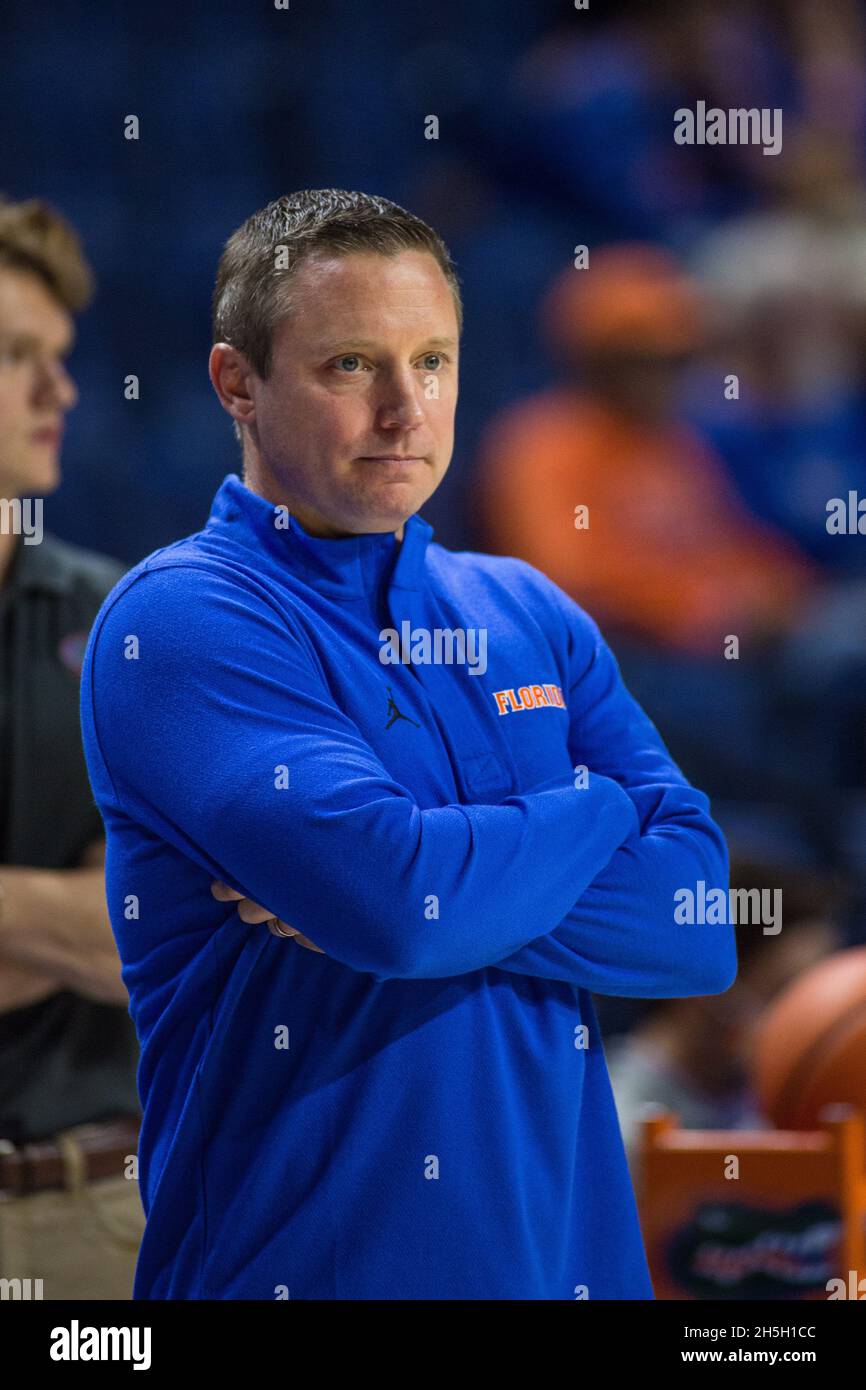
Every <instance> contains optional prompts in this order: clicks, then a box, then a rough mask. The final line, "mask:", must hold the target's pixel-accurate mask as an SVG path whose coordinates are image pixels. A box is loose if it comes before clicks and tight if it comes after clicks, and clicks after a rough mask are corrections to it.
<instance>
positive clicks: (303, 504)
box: [247, 251, 458, 536]
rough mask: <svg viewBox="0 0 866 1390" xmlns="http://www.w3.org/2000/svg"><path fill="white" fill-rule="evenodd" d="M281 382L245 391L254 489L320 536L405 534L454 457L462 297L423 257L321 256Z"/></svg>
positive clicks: (283, 350) (287, 345)
mask: <svg viewBox="0 0 866 1390" xmlns="http://www.w3.org/2000/svg"><path fill="white" fill-rule="evenodd" d="M292 299H293V305H294V307H293V310H292V313H291V314H290V315H288V316H287V317H286V318H284V319H283V320H282V321H281V322H280V323H279V324H278V326H277V328H276V330H275V332H274V339H273V354H272V368H271V374H270V376H269V377H268V380H267V381H262V380H261V379H260V378H259V377H257V376H255V374H253V375H252V376H251V379H250V381H249V383H248V387H249V393H250V396H251V398H252V400H253V403H254V409H255V416H254V424H253V429H252V431H251V433H252V443H253V444H254V445H255V446H256V448H255V454H256V456H255V457H253V458H252V459H248V460H247V464H248V476H249V481H250V484H251V486H252V487H253V488H254V489H255V490H256V491H257V492H261V493H262V494H263V495H265V496H267V497H268V498H269V500H271V501H273V502H274V503H285V504H286V505H288V507H289V509H290V511H292V512H294V514H295V515H296V516H297V517H298V520H299V521H300V523H301V525H302V526H304V527H305V529H307V530H309V531H311V532H312V533H313V534H316V535H322V536H341V535H351V534H357V533H362V532H367V531H380V532H382V531H396V532H397V534H398V536H401V535H402V524H403V522H404V521H405V520H406V518H407V517H409V516H411V515H412V514H413V513H414V512H416V511H417V510H418V509H419V507H421V506H422V505H423V503H424V502H426V500H427V498H428V497H429V496H430V495H431V493H432V492H434V491H435V489H436V488H437V487H438V485H439V483H440V482H441V481H442V478H443V477H444V475H445V471H446V469H447V468H448V465H449V463H450V461H451V453H452V450H453V448H454V412H455V408H456V405H457V353H458V330H457V315H456V310H455V306H454V300H453V298H452V295H451V290H450V288H449V286H448V282H447V280H446V279H445V276H444V274H443V273H442V271H441V269H440V267H439V265H438V264H437V262H436V261H435V259H434V258H433V256H431V255H429V253H427V252H425V251H404V252H401V253H399V254H398V255H395V256H381V255H377V254H375V253H372V254H371V253H366V252H365V253H360V254H353V255H348V256H339V257H327V258H325V257H317V258H311V259H310V260H309V261H306V262H305V263H304V264H303V265H302V266H301V267H300V269H299V271H298V274H297V277H296V279H295V280H294V282H293V286H292Z"/></svg>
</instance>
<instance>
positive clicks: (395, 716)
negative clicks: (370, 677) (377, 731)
mask: <svg viewBox="0 0 866 1390" xmlns="http://www.w3.org/2000/svg"><path fill="white" fill-rule="evenodd" d="M385 689H386V690H387V692H388V709H389V710H390V711H391V715H390V718H389V720H388V723H387V724H386V725H385V728H386V729H390V727H391V725H392V724H396V723H397V720H398V719H405V720H406V723H407V724H415V728H416V729H420V728H421V725H420V724H416V723H415V720H414V719H410V718H409V716H408V714H401V713H400V711H399V710H398V708H397V706H396V704H395V703H394V696H393V694H392V693H391V687H390V685H386V687H385Z"/></svg>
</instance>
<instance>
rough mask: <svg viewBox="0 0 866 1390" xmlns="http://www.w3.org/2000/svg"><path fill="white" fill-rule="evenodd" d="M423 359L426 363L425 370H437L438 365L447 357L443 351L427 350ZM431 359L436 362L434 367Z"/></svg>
mask: <svg viewBox="0 0 866 1390" xmlns="http://www.w3.org/2000/svg"><path fill="white" fill-rule="evenodd" d="M421 361H422V362H423V363H424V370H425V372H435V371H436V367H437V366H438V365H439V364H440V363H442V362H444V361H445V358H444V357H443V356H442V354H441V352H427V353H425V354H424V356H423V357H422V358H421ZM431 361H432V362H433V363H434V365H433V366H432V367H431V366H430V362H431Z"/></svg>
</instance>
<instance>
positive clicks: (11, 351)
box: [0, 343, 31, 363]
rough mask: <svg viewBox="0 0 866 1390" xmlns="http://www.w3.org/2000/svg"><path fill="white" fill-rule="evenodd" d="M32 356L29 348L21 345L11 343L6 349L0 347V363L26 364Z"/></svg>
mask: <svg viewBox="0 0 866 1390" xmlns="http://www.w3.org/2000/svg"><path fill="white" fill-rule="evenodd" d="M30 355H31V354H30V350H29V348H27V347H25V346H24V345H23V344H21V343H9V344H8V345H7V346H6V347H0V362H8V363H15V362H26V361H27V359H28V357H29V356H30Z"/></svg>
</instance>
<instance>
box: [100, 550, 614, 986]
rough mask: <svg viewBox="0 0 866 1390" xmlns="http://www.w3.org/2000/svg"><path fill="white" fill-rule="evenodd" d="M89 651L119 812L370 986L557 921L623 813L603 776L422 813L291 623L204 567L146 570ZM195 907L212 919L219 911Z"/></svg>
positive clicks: (475, 958)
mask: <svg viewBox="0 0 866 1390" xmlns="http://www.w3.org/2000/svg"><path fill="white" fill-rule="evenodd" d="M192 570H195V573H194V574H193V573H192V572H191V571H192ZM130 636H134V637H136V638H137V643H138V647H137V650H138V655H137V657H133V658H130V656H129V655H128V653H129V652H130V651H132V650H134V647H132V646H130V644H129V637H130ZM85 660H86V670H87V671H88V673H89V676H90V679H89V681H86V682H85V685H84V687H83V698H86V691H87V689H88V688H90V689H91V692H92V700H93V707H92V711H91V713H92V725H93V729H94V730H95V734H94V735H93V736H90V735H89V734H88V727H87V725H88V721H85V740H86V743H87V744H88V759H89V761H91V762H92V761H93V760H94V759H97V758H98V759H100V760H102V762H103V765H104V767H105V769H106V771H107V773H108V775H109V777H110V778H111V780H112V784H113V787H114V794H115V797H116V800H117V802H118V804H119V806H120V807H121V808H122V809H123V810H124V811H125V812H126V813H127V814H128V815H130V816H131V817H133V818H134V819H135V820H137V821H138V822H139V823H141V824H144V825H146V826H147V827H148V828H149V829H150V830H152V831H153V832H154V833H156V834H158V835H159V836H161V837H163V838H166V839H168V840H169V841H171V842H172V843H174V844H175V845H176V847H177V848H179V849H180V850H181V851H182V852H183V853H185V854H187V855H188V856H189V857H191V858H192V859H193V860H194V861H195V862H197V863H199V864H200V865H201V867H202V869H203V870H204V871H205V873H206V878H205V881H204V885H203V886H204V888H205V889H207V886H208V884H209V882H210V880H212V879H214V878H218V879H221V880H223V881H224V882H226V883H228V884H230V885H231V886H233V887H235V888H236V889H237V890H238V891H240V892H242V893H243V894H244V896H246V897H249V898H251V899H252V900H253V901H254V902H256V903H264V904H267V906H268V909H269V910H271V911H272V912H273V913H274V915H275V916H278V917H279V918H281V919H282V920H283V921H286V922H290V923H291V925H292V926H293V927H295V928H297V929H298V930H299V931H301V932H303V933H304V934H305V935H307V936H308V937H310V938H311V939H312V940H314V941H315V942H316V944H317V945H318V946H320V947H321V948H322V950H323V951H324V952H325V953H326V954H327V955H328V956H330V957H333V958H334V959H335V960H337V961H340V962H342V963H343V964H345V965H348V966H350V967H351V968H353V969H355V970H359V971H365V972H369V973H370V974H373V975H375V976H377V977H378V978H380V979H387V978H391V977H396V978H399V977H404V978H423V977H437V976H448V975H459V974H464V973H466V972H468V971H471V970H475V969H479V968H481V967H483V966H486V965H489V964H491V963H493V962H494V961H496V960H500V959H501V958H502V957H504V956H507V955H509V954H510V953H511V952H513V951H516V950H518V949H519V948H520V947H521V946H523V945H524V944H525V943H526V942H528V941H530V940H532V938H533V937H535V936H537V935H538V933H539V932H543V931H549V930H552V929H553V928H554V927H555V926H556V924H557V923H558V922H559V921H561V919H562V917H563V914H564V913H565V912H566V910H567V909H568V907H569V905H570V904H571V903H573V902H574V901H575V898H576V897H578V896H579V895H580V894H581V893H582V892H583V891H584V889H585V888H586V886H587V885H588V884H589V883H591V882H592V880H593V879H594V878H595V877H596V876H597V874H598V873H599V871H600V870H601V869H602V868H603V866H604V864H605V863H606V862H607V861H608V859H609V858H610V856H611V855H612V854H613V852H614V851H615V850H616V849H617V847H618V846H619V845H620V844H622V843H623V841H625V840H626V839H627V837H628V836H629V834H630V833H631V831H632V830H633V828H634V826H635V824H636V815H635V808H634V804H633V802H632V800H631V799H630V797H629V796H628V795H627V794H626V793H625V792H624V791H623V789H622V788H621V787H620V786H618V785H617V783H616V782H615V781H614V780H613V779H611V778H608V777H604V776H598V777H597V778H595V779H594V784H593V787H592V789H591V790H590V791H589V792H585V791H577V790H575V788H574V785H573V779H572V778H571V777H570V776H568V777H562V778H561V779H558V781H557V783H556V784H555V785H553V786H550V787H548V788H547V789H545V790H543V791H536V792H532V793H529V794H527V795H523V796H517V795H515V796H510V797H508V798H507V799H506V800H505V801H504V802H502V803H501V804H500V805H497V806H484V805H471V806H460V805H452V806H443V807H438V808H434V809H429V810H428V809H424V810H422V809H421V808H420V807H419V806H418V804H417V803H416V801H415V800H414V798H413V796H412V795H411V794H410V792H409V791H407V789H406V788H405V787H403V786H401V785H400V784H399V783H397V782H396V781H395V780H394V779H393V778H392V777H391V775H390V774H389V773H388V771H387V769H386V768H385V767H384V765H383V764H382V762H381V761H380V760H379V758H378V757H377V756H376V754H375V752H374V751H373V750H372V748H371V747H370V746H369V744H368V743H367V742H366V740H365V739H364V737H363V736H362V734H361V732H360V730H359V728H358V726H357V725H356V724H355V723H354V722H353V721H352V720H351V719H350V718H348V717H347V716H346V715H345V714H344V713H343V712H342V711H341V710H340V709H339V708H338V706H337V705H336V704H335V702H334V700H333V698H332V695H331V693H330V690H329V688H328V684H327V680H326V678H325V676H324V673H323V672H322V671H321V669H320V668H319V665H318V661H317V658H316V655H315V653H314V652H313V651H312V650H311V649H310V648H309V647H308V646H307V643H306V639H305V637H304V635H303V633H302V631H300V630H298V631H295V630H293V628H292V625H291V623H290V620H289V619H288V618H287V617H286V616H285V615H284V614H283V613H282V612H280V611H279V610H278V609H277V608H276V607H275V606H273V605H272V603H271V601H270V599H269V598H268V597H267V596H266V595H265V594H264V593H260V592H259V591H258V590H256V589H255V587H254V586H253V585H252V584H249V585H247V584H245V583H244V582H243V581H241V580H237V581H236V580H235V579H233V578H228V577H227V576H224V575H222V574H220V573H216V572H215V571H213V570H211V569H209V568H205V567H201V568H199V567H195V566H191V565H184V566H168V567H165V568H157V569H154V570H151V571H149V572H147V573H145V574H144V575H143V576H142V577H141V578H139V579H138V580H137V581H136V582H135V583H133V584H132V585H131V586H130V587H129V588H128V589H127V590H125V591H124V592H123V593H122V595H121V596H120V597H119V599H118V601H117V602H116V603H115V604H114V605H112V607H111V608H109V609H108V610H107V612H106V614H105V615H104V617H103V619H102V620H101V622H100V624H99V625H98V627H97V628H96V629H94V634H93V636H92V637H91V641H90V644H89V647H88V652H87V655H86V658H85ZM208 901H209V902H210V906H211V909H212V910H213V912H214V913H215V914H217V915H216V916H215V926H219V925H221V924H222V923H224V922H225V921H227V920H230V919H229V918H227V917H226V913H225V907H224V906H222V907H221V906H220V905H219V904H217V903H216V902H213V901H211V900H210V899H208ZM203 910H207V909H206V908H204V907H203ZM219 914H221V916H220V915H219ZM233 916H234V914H233ZM235 920H236V918H235Z"/></svg>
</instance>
